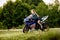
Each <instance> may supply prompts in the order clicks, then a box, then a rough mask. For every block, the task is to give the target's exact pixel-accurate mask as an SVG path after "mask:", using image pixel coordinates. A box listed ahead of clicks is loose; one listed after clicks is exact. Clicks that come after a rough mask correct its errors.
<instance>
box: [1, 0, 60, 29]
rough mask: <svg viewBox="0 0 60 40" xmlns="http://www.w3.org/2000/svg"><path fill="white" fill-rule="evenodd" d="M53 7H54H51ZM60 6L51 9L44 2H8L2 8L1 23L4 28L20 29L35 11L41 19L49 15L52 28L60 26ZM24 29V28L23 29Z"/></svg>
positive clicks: (36, 0) (34, 0)
mask: <svg viewBox="0 0 60 40" xmlns="http://www.w3.org/2000/svg"><path fill="white" fill-rule="evenodd" d="M51 6H52V5H51ZM58 6H59V5H57V4H56V5H55V6H52V9H49V6H47V5H46V4H45V3H44V2H43V1H42V0H21V1H20V0H16V2H12V1H8V2H7V4H5V5H4V6H3V9H2V8H1V7H0V22H1V23H2V25H3V27H4V26H6V27H7V28H8V29H9V28H12V27H15V28H16V27H17V28H20V25H22V24H24V23H23V20H24V18H26V17H27V16H28V15H29V14H30V10H31V9H35V10H36V12H37V14H39V16H40V17H43V16H45V15H48V16H49V18H48V20H47V21H48V22H49V23H50V24H51V25H50V27H53V26H55V27H56V26H60V25H59V24H60V18H59V17H60V11H58ZM21 28H23V27H21Z"/></svg>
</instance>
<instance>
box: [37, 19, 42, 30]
mask: <svg viewBox="0 0 60 40" xmlns="http://www.w3.org/2000/svg"><path fill="white" fill-rule="evenodd" d="M37 22H38V24H39V25H40V26H41V29H43V26H42V23H41V21H40V20H38V21H37Z"/></svg>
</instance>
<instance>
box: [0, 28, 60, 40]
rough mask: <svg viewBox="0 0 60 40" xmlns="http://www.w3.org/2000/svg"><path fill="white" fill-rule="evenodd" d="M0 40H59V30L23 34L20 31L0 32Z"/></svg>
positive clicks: (51, 29) (52, 29)
mask: <svg viewBox="0 0 60 40" xmlns="http://www.w3.org/2000/svg"><path fill="white" fill-rule="evenodd" d="M0 40H60V28H50V29H49V31H44V32H42V31H40V30H38V31H33V32H28V33H23V32H22V30H21V29H10V30H0Z"/></svg>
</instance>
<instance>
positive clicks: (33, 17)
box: [24, 9, 42, 28]
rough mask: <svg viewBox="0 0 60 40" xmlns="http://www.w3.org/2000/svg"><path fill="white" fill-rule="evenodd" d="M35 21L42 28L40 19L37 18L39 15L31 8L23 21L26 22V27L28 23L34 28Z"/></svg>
mask: <svg viewBox="0 0 60 40" xmlns="http://www.w3.org/2000/svg"><path fill="white" fill-rule="evenodd" d="M36 22H37V23H38V24H40V26H41V28H42V24H41V21H40V18H39V15H38V14H37V13H36V12H35V10H34V9H32V10H31V14H30V15H29V16H28V17H26V18H25V19H24V23H25V24H26V25H25V26H26V28H28V26H29V25H30V27H32V28H34V27H35V25H36Z"/></svg>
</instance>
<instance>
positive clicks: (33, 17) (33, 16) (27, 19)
mask: <svg viewBox="0 0 60 40" xmlns="http://www.w3.org/2000/svg"><path fill="white" fill-rule="evenodd" d="M37 18H38V17H37V15H36V14H31V15H29V16H28V17H26V18H25V19H24V22H26V21H30V19H33V20H37Z"/></svg>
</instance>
